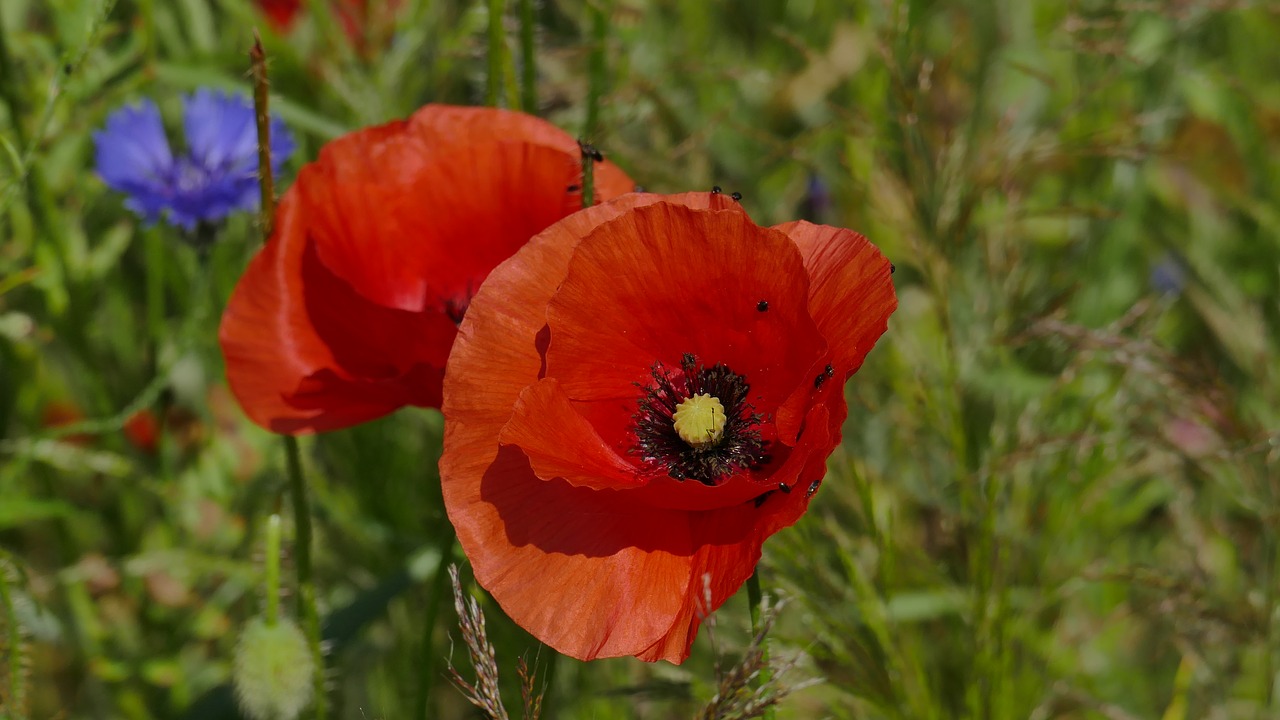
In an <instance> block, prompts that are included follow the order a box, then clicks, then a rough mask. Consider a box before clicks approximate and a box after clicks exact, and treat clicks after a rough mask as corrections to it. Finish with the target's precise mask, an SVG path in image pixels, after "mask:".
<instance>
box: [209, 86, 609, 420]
mask: <svg viewBox="0 0 1280 720" xmlns="http://www.w3.org/2000/svg"><path fill="white" fill-rule="evenodd" d="M579 153H580V151H579V149H578V145H577V142H576V141H575V140H574V139H573V138H572V137H571V136H570V135H569V134H568V133H565V132H564V131H562V130H560V129H558V128H556V127H555V126H554V125H551V124H550V123H548V122H546V121H544V120H540V119H538V118H535V117H532V116H529V115H523V114H520V113H515V112H510V111H504V110H495V109H492V108H467V107H453V106H443V105H428V106H426V107H424V108H423V109H421V110H420V111H418V112H417V113H416V114H415V115H414V116H413V117H412V118H410V119H409V120H406V121H397V122H393V123H388V124H386V125H382V126H379V127H373V128H367V129H364V130H360V131H357V132H354V133H351V134H350V135H346V136H344V137H342V138H339V139H337V140H335V141H333V142H331V143H329V144H328V145H327V146H325V147H324V148H323V149H322V150H321V151H320V157H319V159H318V160H317V161H315V162H314V163H310V164H308V165H307V166H305V167H304V168H303V169H302V171H301V172H300V173H299V174H298V179H297V181H296V182H295V184H294V185H293V187H292V188H290V189H289V191H288V192H287V193H285V195H284V197H283V198H282V199H281V201H280V205H279V208H278V213H277V218H276V228H275V232H274V233H273V234H272V237H271V239H270V240H269V241H268V242H267V244H266V245H265V246H264V247H263V249H262V250H261V251H260V252H259V253H258V255H257V256H256V257H255V258H254V259H253V260H252V261H251V262H250V263H249V267H248V268H247V269H246V271H245V274H244V276H243V277H242V278H241V279H240V282H239V283H238V284H237V286H236V288H235V291H234V292H233V293H232V295H231V298H230V300H229V301H228V304H227V309H226V312H225V314H224V315H223V319H222V326H221V328H220V331H219V340H220V342H221V345H222V350H223V355H224V357H225V358H226V364H227V378H228V381H229V383H230V385H231V389H232V392H233V393H234V394H235V396H236V398H237V399H238V400H239V402H240V405H241V407H243V408H244V410H245V412H246V414H248V415H249V417H250V418H251V419H252V420H253V421H254V422H256V423H258V424H259V425H261V426H263V427H265V428H267V429H270V430H273V431H275V432H281V433H289V434H298V433H307V432H320V431H326V430H334V429H337V428H342V427H347V426H350V425H354V424H357V423H360V422H364V421H367V420H371V419H374V418H377V417H380V416H382V415H385V414H386V413H389V412H391V411H393V410H395V409H397V408H399V407H402V406H405V405H418V406H423V407H438V406H439V404H440V392H441V391H440V384H441V380H442V377H443V375H444V363H445V360H446V358H447V357H448V354H449V349H450V347H451V346H452V344H453V338H454V335H455V334H456V328H457V324H458V322H459V321H460V320H461V319H462V316H463V314H464V313H465V312H466V310H467V306H468V304H469V302H470V300H471V297H472V296H473V295H474V294H475V292H476V291H477V289H478V288H479V287H480V284H481V283H482V282H484V280H485V278H486V277H487V276H488V274H489V271H490V270H492V269H493V268H494V267H495V266H496V265H497V264H498V263H500V262H502V261H503V260H505V259H506V258H507V257H508V256H510V255H511V254H512V253H514V252H515V251H516V250H517V249H519V248H520V247H521V246H522V245H524V243H525V242H526V241H528V239H529V238H531V237H532V236H534V235H536V234H537V233H538V232H540V231H541V230H543V229H544V228H546V227H547V226H548V225H550V224H552V223H553V222H555V221H557V220H559V219H560V218H562V217H565V216H566V215H568V214H570V213H572V212H574V211H576V210H578V209H579V207H580V206H581V202H582V194H581V189H580V185H581V182H582V180H581V175H582V170H581V162H580V158H579ZM632 187H633V183H632V182H631V180H630V179H629V178H628V177H627V176H626V175H625V174H624V173H623V172H622V171H620V170H619V169H618V168H617V167H616V166H614V165H612V164H611V163H608V162H604V163H600V164H599V165H598V166H597V170H596V189H597V197H598V198H600V199H601V200H605V199H608V198H610V197H614V196H617V195H619V194H622V193H624V192H628V191H630V190H631V189H632Z"/></svg>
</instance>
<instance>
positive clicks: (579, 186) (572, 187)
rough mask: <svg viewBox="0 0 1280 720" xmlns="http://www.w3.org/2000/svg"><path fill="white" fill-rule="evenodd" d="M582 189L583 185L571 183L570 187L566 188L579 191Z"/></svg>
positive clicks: (570, 190)
mask: <svg viewBox="0 0 1280 720" xmlns="http://www.w3.org/2000/svg"><path fill="white" fill-rule="evenodd" d="M581 189H582V186H581V185H570V186H569V187H567V188H565V190H568V191H569V192H578V191H579V190H581Z"/></svg>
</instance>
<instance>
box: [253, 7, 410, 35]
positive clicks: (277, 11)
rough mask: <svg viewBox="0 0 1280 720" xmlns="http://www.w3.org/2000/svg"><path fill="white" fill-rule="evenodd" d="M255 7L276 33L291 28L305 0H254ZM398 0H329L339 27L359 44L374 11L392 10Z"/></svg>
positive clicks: (387, 11)
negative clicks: (371, 0)
mask: <svg viewBox="0 0 1280 720" xmlns="http://www.w3.org/2000/svg"><path fill="white" fill-rule="evenodd" d="M257 3H258V7H259V8H260V9H261V10H262V12H263V14H264V15H266V16H267V20H268V21H269V22H270V23H271V26H272V27H273V28H275V30H276V32H279V33H287V32H289V30H290V29H291V28H292V27H293V23H294V21H295V20H296V19H297V15H298V13H299V12H302V11H303V10H305V9H306V5H307V4H306V0H257ZM399 4H400V3H399V0H373V2H369V0H333V2H332V4H331V7H332V8H333V14H334V17H336V18H337V19H338V22H340V23H341V24H342V30H343V32H345V33H346V35H347V38H348V39H350V40H351V41H352V42H355V43H361V42H362V41H363V40H364V35H365V30H366V28H367V27H368V25H369V24H370V23H371V22H373V20H374V12H375V11H376V10H378V9H382V10H383V11H384V12H386V13H393V12H395V9H396V7H397V6H398V5H399Z"/></svg>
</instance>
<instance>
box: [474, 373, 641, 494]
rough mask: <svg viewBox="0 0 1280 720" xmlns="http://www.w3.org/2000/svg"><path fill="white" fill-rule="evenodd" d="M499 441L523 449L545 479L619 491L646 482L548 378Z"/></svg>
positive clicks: (523, 399) (518, 407)
mask: <svg viewBox="0 0 1280 720" xmlns="http://www.w3.org/2000/svg"><path fill="white" fill-rule="evenodd" d="M498 442H499V443H501V444H503V445H515V446H517V447H519V448H520V449H521V450H522V451H524V454H525V455H526V456H527V457H528V458H529V463H530V466H531V467H532V468H533V472H534V474H535V475H537V476H538V477H540V478H542V479H544V480H551V479H554V478H560V479H562V480H565V481H566V482H568V483H569V484H570V485H573V486H574V487H588V488H594V489H597V490H616V489H626V488H630V487H636V486H638V485H640V484H641V483H642V480H641V479H640V478H639V473H638V472H637V471H636V468H635V467H634V466H633V465H631V463H628V462H627V461H626V460H624V459H623V458H621V457H618V454H617V453H615V452H614V451H613V449H612V448H610V447H609V446H608V445H606V444H605V442H604V441H603V440H601V439H600V436H599V435H597V434H596V432H595V429H594V428H592V427H591V424H590V423H589V422H587V420H586V419H585V418H583V417H582V416H581V415H579V414H578V413H576V412H574V410H573V406H572V405H570V404H569V397H568V396H567V395H565V394H564V391H563V390H561V389H560V383H559V382H557V381H556V380H554V379H552V378H543V379H542V380H539V381H538V382H536V383H534V384H532V385H530V386H529V387H527V388H525V389H524V390H523V391H521V393H520V397H519V398H518V399H517V400H516V404H515V408H514V410H513V411H512V414H511V419H510V420H509V421H507V424H506V425H505V426H503V428H502V432H501V434H499V436H498Z"/></svg>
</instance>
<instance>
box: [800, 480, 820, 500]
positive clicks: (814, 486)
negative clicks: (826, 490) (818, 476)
mask: <svg viewBox="0 0 1280 720" xmlns="http://www.w3.org/2000/svg"><path fill="white" fill-rule="evenodd" d="M821 484H822V480H814V481H813V482H811V483H809V489H808V490H805V491H804V499H805V500H808V499H809V498H811V497H813V494H814V493H816V492H818V486H819V485H821Z"/></svg>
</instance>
